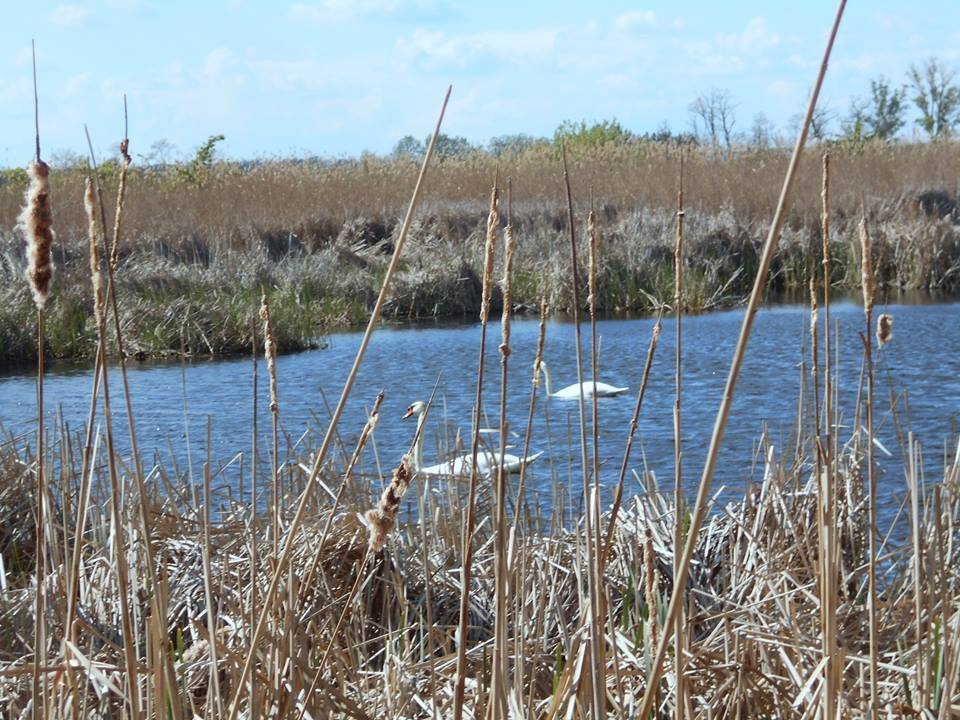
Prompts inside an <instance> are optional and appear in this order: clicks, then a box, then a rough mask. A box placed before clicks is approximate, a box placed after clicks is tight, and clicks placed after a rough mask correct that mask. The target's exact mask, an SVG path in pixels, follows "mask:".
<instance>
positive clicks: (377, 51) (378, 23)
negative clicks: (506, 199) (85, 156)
mask: <svg viewBox="0 0 960 720" xmlns="http://www.w3.org/2000/svg"><path fill="white" fill-rule="evenodd" d="M835 9H836V3H835V2H834V1H833V0H808V1H807V2H803V3H800V2H782V3H780V2H769V1H764V2H761V1H759V0H726V1H722V2H721V1H713V2H659V1H658V2H616V1H614V0H594V2H589V3H584V2H579V3H557V2H540V1H538V0H535V1H531V2H510V3H508V2H503V1H502V0H487V1H486V2H483V3H479V2H472V3H471V2H444V1H442V0H354V1H352V2H351V1H350V0H302V1H301V2H269V3H268V2H253V1H252V0H219V1H207V2H202V1H198V2H184V1H179V0H75V1H74V2H70V3H56V2H29V3H28V2H10V3H7V7H5V8H4V13H3V15H4V22H3V25H2V27H0V107H2V108H3V111H2V113H0V166H13V165H23V164H25V163H26V162H27V161H28V160H29V158H30V156H31V151H32V147H33V139H32V138H33V108H32V89H31V79H30V40H31V38H34V39H36V42H37V48H38V73H39V83H40V105H41V106H40V111H41V135H42V142H43V147H44V154H45V155H46V156H50V155H51V154H52V153H53V154H55V153H57V152H63V151H73V152H81V151H83V148H84V136H83V125H84V123H86V124H87V125H88V126H89V127H90V131H91V134H92V135H93V137H94V141H95V145H96V147H97V149H98V150H99V151H100V152H101V153H103V152H105V151H106V150H107V149H108V148H109V147H110V146H111V145H113V144H115V143H116V142H117V140H119V138H120V137H121V135H122V113H121V97H122V94H123V93H124V92H126V94H127V97H128V104H129V114H130V137H131V149H132V153H133V155H134V158H136V157H137V155H138V153H146V152H148V149H149V148H150V146H151V145H152V144H153V143H155V142H156V141H158V140H161V139H163V140H166V141H167V142H168V143H170V144H171V145H172V146H174V148H175V155H178V156H185V155H190V154H192V152H193V151H194V150H195V149H196V147H197V146H198V145H199V144H200V143H201V142H203V140H204V139H205V138H206V137H208V136H209V135H213V134H216V133H223V134H225V135H226V141H225V142H224V143H223V144H222V146H221V149H222V151H223V153H224V154H225V155H227V156H229V157H236V158H252V157H271V156H289V155H304V154H320V155H333V156H342V155H355V154H358V153H360V152H362V151H363V150H372V151H374V152H387V151H389V150H390V149H391V148H392V147H393V145H394V144H395V143H396V141H397V140H398V139H399V138H400V137H402V136H404V135H407V134H412V135H414V136H416V137H424V136H425V135H427V134H428V132H429V131H430V130H431V129H432V125H433V122H434V119H435V117H436V113H437V111H438V109H439V104H440V101H441V99H442V97H443V93H444V91H445V89H446V86H447V84H450V83H452V84H453V86H454V89H453V96H452V100H451V106H450V110H449V112H448V116H447V120H446V123H445V126H444V129H445V131H446V132H447V133H448V134H451V135H462V136H465V137H466V138H468V139H469V140H470V141H472V142H475V143H483V142H486V141H487V140H488V139H489V138H490V137H493V136H497V135H503V134H512V133H527V134H531V135H550V134H552V132H553V130H554V129H555V128H556V126H557V125H558V124H559V123H560V122H562V121H563V120H567V119H570V120H580V119H585V120H588V121H591V120H600V119H609V118H616V119H617V120H619V121H620V122H621V124H623V125H624V126H625V127H627V128H629V129H631V130H634V131H637V132H644V131H650V130H655V129H657V128H658V127H659V126H661V125H662V124H664V123H666V124H667V125H669V126H670V127H671V128H672V129H674V130H686V129H689V113H688V105H689V104H690V102H691V101H692V100H693V99H694V98H696V97H697V96H698V95H700V94H703V93H706V92H708V91H709V90H710V89H711V88H719V89H724V90H727V91H729V93H730V96H731V98H732V100H733V101H734V102H735V103H736V104H737V108H736V115H737V126H736V130H739V131H745V132H746V131H748V130H749V129H750V126H751V124H752V120H753V117H754V115H755V114H756V113H758V112H763V113H765V114H766V116H767V117H768V118H769V120H770V121H772V122H773V123H774V124H775V125H776V126H777V127H778V128H779V129H781V130H785V129H786V128H788V127H789V124H790V118H791V116H793V115H795V114H796V113H798V112H800V111H801V110H802V109H803V105H804V101H805V97H806V93H807V89H808V88H809V86H810V84H811V83H812V80H813V77H814V74H815V72H816V64H817V62H818V60H819V57H820V54H821V52H822V49H823V45H824V40H825V37H826V33H827V30H828V28H829V25H830V22H831V20H832V17H833V14H834V11H835ZM933 55H935V56H937V57H939V58H940V59H942V60H944V61H946V62H947V63H948V64H949V65H950V66H952V67H956V68H958V69H960V2H957V0H942V1H938V2H935V1H933V0H930V1H926V2H924V1H923V0H919V1H918V2H912V3H905V2H903V1H902V0H851V2H850V3H849V5H848V7H847V12H846V15H845V18H844V22H843V25H842V26H841V29H840V36H839V39H838V44H837V47H836V49H835V53H834V60H833V62H832V63H831V68H830V72H829V74H828V79H827V83H826V86H825V88H824V93H823V101H825V102H826V104H827V106H829V107H830V108H832V109H833V110H834V111H835V112H836V113H838V114H840V115H842V114H844V113H846V111H847V110H848V108H849V101H850V97H851V96H852V95H865V94H866V93H867V92H868V89H869V81H870V79H871V78H873V77H877V76H879V75H886V76H887V77H888V78H890V79H892V80H894V81H895V82H897V83H899V82H902V81H903V80H904V77H905V73H906V70H907V68H908V67H909V66H910V64H911V63H921V62H923V61H924V60H925V59H926V58H928V57H930V56H933Z"/></svg>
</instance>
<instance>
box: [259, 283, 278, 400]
mask: <svg viewBox="0 0 960 720" xmlns="http://www.w3.org/2000/svg"><path fill="white" fill-rule="evenodd" d="M260 319H261V320H263V354H264V356H265V357H266V358H267V373H268V374H269V375H270V412H272V413H274V414H276V413H278V412H280V403H279V401H278V399H277V344H276V342H274V339H273V324H272V323H271V322H270V304H269V303H268V302H267V294H266V293H263V294H262V295H261V296H260Z"/></svg>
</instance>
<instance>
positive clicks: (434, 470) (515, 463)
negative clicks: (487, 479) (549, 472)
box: [403, 400, 543, 477]
mask: <svg viewBox="0 0 960 720" xmlns="http://www.w3.org/2000/svg"><path fill="white" fill-rule="evenodd" d="M426 409H427V406H426V403H424V402H422V401H420V400H417V401H416V402H415V403H413V404H412V405H411V406H410V407H408V408H407V412H406V414H404V416H403V417H404V418H408V417H411V416H413V415H416V416H417V444H416V447H415V448H414V456H413V462H414V469H415V470H416V472H418V473H420V474H422V475H441V476H444V477H451V476H456V477H463V476H466V475H469V474H470V466H471V464H472V463H471V460H472V458H471V456H470V455H459V456H457V457H455V458H450V459H449V460H445V461H444V462H442V463H438V464H437V465H424V464H423V424H424V422H426V418H427V416H426V415H425V411H426ZM541 455H543V451H540V452H538V453H534V454H533V455H528V456H527V457H523V458H521V457H519V456H517V455H512V454H510V453H504V454H503V469H504V470H505V471H507V472H509V473H515V472H520V469H521V468H523V467H524V466H525V465H529V464H530V463H532V462H533V461H534V460H536V459H537V458H538V457H540V456H541ZM499 467H500V453H499V452H490V451H488V450H484V449H482V448H481V449H479V450H478V451H477V472H478V473H479V474H480V475H485V476H490V475H492V474H493V473H494V472H496V470H497V468H499Z"/></svg>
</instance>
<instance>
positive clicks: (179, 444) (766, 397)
mask: <svg viewBox="0 0 960 720" xmlns="http://www.w3.org/2000/svg"><path fill="white" fill-rule="evenodd" d="M958 311H960V305H957V304H937V305H890V306H878V307H877V309H876V312H877V313H880V312H889V313H891V314H892V315H893V316H894V319H895V322H894V340H893V342H892V343H891V344H889V345H888V346H887V347H885V348H884V350H883V351H882V353H881V354H880V361H879V363H878V368H877V376H878V381H877V397H878V405H877V407H878V411H877V414H876V419H875V427H876V435H877V438H878V440H879V442H880V443H881V444H882V445H883V446H884V447H885V448H887V449H888V450H889V451H890V452H891V453H892V455H893V457H889V458H888V457H886V456H883V454H882V453H879V455H880V456H881V458H880V463H881V469H882V472H883V475H882V478H881V488H882V491H881V493H880V496H881V508H880V510H881V515H882V516H884V517H887V518H890V517H892V515H893V513H895V511H896V509H897V507H898V506H899V499H900V498H902V496H903V494H904V488H905V485H904V479H903V463H902V462H901V460H900V457H899V453H900V451H899V443H898V439H897V433H896V429H895V426H894V423H893V416H892V414H891V412H890V403H889V401H888V396H889V393H891V392H892V393H893V394H894V395H895V396H896V397H897V398H898V399H899V401H900V402H901V404H902V403H904V402H905V403H906V405H907V407H908V411H909V412H908V417H907V416H905V417H903V418H902V420H903V422H904V423H908V422H909V428H910V429H912V430H913V432H914V434H915V436H916V437H917V438H918V439H919V440H920V441H921V442H922V443H923V447H924V466H925V469H926V473H927V480H928V481H929V482H932V481H935V480H937V479H938V478H939V477H942V470H943V463H944V456H945V455H947V454H949V455H950V456H951V457H952V455H953V453H954V452H955V451H956V447H957V416H958V413H960V360H958V358H960V323H958V317H960V312H958ZM821 317H822V316H821ZM832 318H833V320H835V321H837V322H839V326H840V395H841V406H842V408H843V412H844V418H845V420H846V424H847V426H848V429H847V430H846V431H845V433H846V434H845V435H844V436H843V437H846V436H847V435H848V433H849V425H850V424H851V423H852V422H853V408H854V399H855V392H856V386H857V382H858V377H859V372H860V363H861V357H862V343H861V340H860V338H859V336H858V333H859V331H861V330H862V329H863V322H864V321H863V311H862V308H860V307H859V306H856V305H854V304H852V303H849V302H844V303H839V304H836V305H834V306H833V307H832ZM742 319H743V311H742V310H733V311H727V312H715V313H711V314H707V315H702V316H698V317H689V318H685V320H684V336H683V339H684V352H685V359H684V377H683V382H684V396H683V431H684V449H685V455H684V461H683V470H684V477H685V484H686V486H687V489H688V495H689V496H691V497H692V494H693V492H694V490H693V489H694V488H695V487H696V485H697V484H698V482H699V476H700V473H701V471H702V465H703V461H704V458H705V456H706V448H707V444H708V442H709V437H710V434H711V431H712V428H713V423H714V420H715V417H716V413H717V409H718V406H719V402H720V398H721V395H722V391H723V387H724V384H725V381H726V376H727V372H728V368H729V364H730V360H731V357H732V355H733V348H734V345H735V342H736V338H737V336H738V333H739V329H740V325H741V322H742ZM653 325H654V320H653V319H652V318H642V319H633V320H604V321H600V322H599V323H598V328H597V330H598V334H599V336H600V338H601V345H600V364H601V371H600V375H599V377H600V379H601V380H603V381H605V382H608V383H611V384H614V385H621V386H622V385H626V386H629V391H628V392H627V393H626V394H624V395H621V396H618V397H613V398H601V399H600V400H599V418H600V422H599V428H600V432H599V435H600V447H601V457H602V458H603V460H604V465H603V466H602V469H601V476H602V477H601V479H602V482H603V484H604V485H605V487H606V488H607V489H608V490H609V488H610V487H611V486H612V485H613V484H614V483H615V482H616V478H617V474H618V471H619V467H620V464H621V459H622V457H623V447H624V442H625V439H626V434H627V431H628V429H629V420H630V417H631V415H632V412H633V408H634V404H635V401H636V392H637V390H638V389H639V387H640V380H641V376H642V372H643V365H644V360H645V357H646V351H647V345H648V343H649V339H650V334H651V330H652V328H653ZM808 326H809V314H808V312H807V311H806V310H805V309H804V308H802V307H800V306H789V305H788V306H773V307H769V308H766V309H763V310H761V311H760V312H759V313H758V315H757V318H756V322H755V325H754V332H753V336H752V339H751V342H750V346H749V349H748V354H747V359H746V361H745V362H744V365H743V368H742V373H741V378H740V382H739V385H738V388H737V394H736V399H735V402H734V403H733V407H732V411H731V414H730V420H729V424H728V428H727V431H726V435H725V438H724V443H723V449H722V452H721V454H720V458H719V462H718V464H717V468H716V474H715V481H714V487H715V488H719V487H720V486H721V485H722V486H724V487H726V488H728V491H729V495H728V496H729V497H735V496H736V494H737V493H739V492H740V491H741V490H742V488H743V486H744V484H745V483H746V482H749V481H751V480H759V479H760V478H761V477H762V472H763V468H762V463H761V462H758V460H757V458H758V455H757V446H758V440H759V438H760V437H761V433H763V432H764V431H765V430H766V432H767V434H768V436H769V438H770V440H771V442H772V444H773V445H774V447H775V448H776V452H777V453H783V455H784V456H785V457H790V456H791V452H792V447H793V445H792V442H793V437H792V436H793V432H794V430H795V428H796V422H797V414H798V398H799V396H800V386H801V385H800V384H801V381H802V378H801V374H802V368H801V364H802V363H806V364H807V365H806V366H807V367H808V366H809V357H810V349H809V336H808V334H807V328H808ZM537 330H538V327H537V321H536V320H533V319H522V320H516V321H514V323H513V333H512V338H511V345H512V348H513V353H512V355H511V356H510V358H509V376H508V379H509V396H508V403H507V410H508V419H509V422H510V427H511V429H512V430H514V431H516V432H518V433H520V434H521V435H522V433H523V431H524V428H525V425H526V418H527V408H528V403H529V393H530V376H531V368H532V363H533V358H534V353H535V349H536V348H535V346H536V338H537ZM583 337H584V361H585V363H586V365H585V368H586V370H585V377H589V369H588V368H589V364H588V363H589V352H588V346H587V344H586V342H587V340H588V338H589V325H588V324H586V323H585V324H584V325H583ZM479 338H480V327H479V325H476V324H471V325H457V326H437V325H431V326H424V325H420V326H413V327H384V328H381V329H379V330H377V332H376V333H375V334H374V336H373V339H372V342H371V344H370V347H369V348H368V351H367V355H366V358H365V360H364V363H363V365H362V367H361V370H360V373H359V376H358V378H357V381H356V384H355V386H354V390H353V393H352V395H351V398H350V401H349V403H348V405H347V408H346V411H345V413H344V416H343V418H342V421H341V423H340V433H341V437H342V440H343V443H344V445H345V446H346V448H347V451H348V452H349V450H350V449H352V447H353V443H354V441H355V440H356V438H357V436H358V435H359V432H360V430H361V428H362V427H363V424H364V421H365V418H366V414H365V411H366V409H367V408H369V407H370V406H371V405H372V403H373V401H374V398H375V396H376V394H377V392H378V391H379V390H380V389H381V388H383V389H384V390H385V391H386V396H385V400H384V403H383V407H382V411H381V421H380V424H379V426H378V428H377V431H376V435H375V442H376V451H377V458H376V459H377V460H378V461H379V464H380V467H381V468H382V469H383V471H384V472H385V473H389V471H390V468H391V467H393V466H394V465H396V463H397V461H398V460H399V458H400V456H401V454H402V453H403V452H405V451H406V449H407V448H408V446H409V443H410V441H411V439H412V437H413V432H414V429H415V424H414V422H413V421H403V420H402V419H401V416H402V415H403V412H404V410H405V409H406V407H407V406H408V405H409V404H410V403H411V402H412V401H414V400H425V399H427V397H428V396H429V395H430V393H431V391H432V390H433V388H434V385H435V384H436V385H437V399H436V401H435V407H434V409H433V410H432V411H431V415H430V418H429V421H428V428H427V436H426V442H425V449H424V454H425V462H426V463H434V462H439V461H440V458H439V457H438V456H437V449H436V441H435V438H436V437H437V435H438V432H437V431H438V430H440V429H442V430H443V431H444V432H445V435H446V437H447V438H448V439H450V440H452V439H453V438H454V437H455V436H456V432H457V430H458V429H459V430H460V432H461V433H462V435H463V436H464V437H468V436H469V428H470V420H471V411H472V405H473V400H474V394H475V385H474V382H475V377H476V369H477V367H476V366H477V359H478V358H477V355H478V348H479ZM499 340H500V327H499V325H498V324H492V325H491V327H490V329H489V336H488V357H487V364H486V370H485V371H486V388H485V392H484V411H485V416H486V420H485V424H488V425H496V424H497V420H498V413H499V386H500V361H499V354H498V353H497V349H496V348H497V344H498V343H499ZM329 341H330V342H329V347H327V348H326V349H323V350H317V351H310V352H304V353H299V354H295V355H288V356H284V357H281V358H279V359H278V361H277V373H278V378H279V397H280V406H281V426H282V429H283V432H284V438H285V439H284V440H283V441H282V446H281V456H282V457H285V456H286V453H287V452H289V448H291V447H294V448H295V447H297V444H298V442H303V436H304V434H307V435H310V436H312V440H313V441H314V443H315V444H316V441H317V440H318V439H319V438H320V437H322V434H323V430H324V426H325V422H326V419H327V417H328V407H332V406H333V405H334V404H335V403H336V400H337V398H338V397H339V394H340V391H341V389H342V387H343V382H344V380H345V379H346V376H347V373H348V371H349V368H350V366H351V364H352V361H353V358H354V356H355V353H356V350H357V347H358V346H359V342H360V334H359V333H340V334H335V335H332V336H331V337H330V338H329ZM674 343H675V325H674V320H673V319H672V318H666V319H665V320H664V325H663V333H662V335H661V338H660V343H659V346H658V348H657V353H656V356H655V360H654V364H653V368H652V372H651V374H650V381H649V385H648V388H647V393H646V397H645V401H644V406H643V412H642V415H641V421H640V427H639V431H638V435H637V443H636V445H635V446H634V452H633V454H632V458H631V462H630V468H631V470H636V471H638V472H639V471H641V470H642V469H643V468H644V467H646V468H647V469H649V470H650V471H652V472H654V473H655V474H656V476H657V477H658V479H659V481H660V483H661V485H662V486H663V487H664V488H672V483H673V420H672V411H673V388H674V373H673V364H674V351H675V344H674ZM821 352H822V348H821ZM545 358H546V359H547V360H548V362H549V365H550V369H551V374H552V375H553V380H554V384H555V387H554V388H553V389H554V390H557V389H559V388H561V387H563V386H564V385H566V384H568V383H571V382H574V381H575V378H576V361H575V353H574V326H573V325H572V324H570V323H569V322H563V321H553V322H550V323H549V324H548V327H547V342H546V353H545ZM259 369H260V378H259V392H258V395H259V408H260V414H259V423H260V431H261V432H260V435H261V441H262V443H263V444H262V445H261V448H262V450H261V452H262V457H264V458H265V457H266V449H267V448H268V447H269V437H270V435H269V432H270V416H269V410H268V406H269V390H268V381H267V376H266V367H265V363H263V362H262V360H261V362H260V364H259ZM111 377H112V380H111V387H112V388H113V397H114V398H116V400H115V402H114V423H115V427H116V432H115V434H116V436H117V445H118V449H119V450H120V451H121V452H127V451H128V440H127V437H126V435H127V431H126V417H125V414H124V413H123V412H122V402H121V401H120V399H121V395H120V390H119V373H118V372H114V373H113V374H112V376H111ZM129 377H130V384H131V391H132V394H133V398H134V400H133V404H134V409H135V412H136V417H137V429H138V437H139V439H140V444H141V450H142V451H143V453H144V456H145V458H146V459H147V461H148V462H160V463H163V464H164V465H166V466H167V467H170V465H171V455H173V456H175V457H176V459H177V462H178V464H179V465H180V469H181V471H182V472H187V471H188V468H190V469H192V472H193V477H194V478H199V477H200V471H199V468H200V466H201V463H202V462H203V461H204V459H205V458H206V455H207V452H208V450H209V453H210V455H211V457H212V458H213V459H214V468H215V469H218V475H217V482H218V483H219V484H221V485H222V484H233V485H234V486H235V488H236V486H237V485H239V484H240V477H241V475H240V467H241V463H240V462H238V454H239V453H245V454H248V453H249V449H250V444H251V438H250V434H251V433H250V426H251V423H250V417H251V407H252V373H251V364H250V360H249V358H245V359H228V360H217V361H198V362H194V363H190V364H189V365H187V367H186V369H185V371H184V370H183V369H182V367H181V365H179V364H137V363H131V364H130V366H129ZM90 378H91V370H90V368H89V367H73V366H57V365H54V366H53V367H52V368H51V371H50V373H49V375H48V376H47V379H46V403H47V408H48V409H49V413H50V416H49V420H50V422H53V421H56V420H58V419H60V418H62V420H63V422H64V423H65V424H66V425H67V426H68V427H69V428H70V429H71V430H79V429H81V428H82V427H83V423H84V422H85V419H86V415H87V408H88V404H89V393H90V384H91V383H90ZM34 383H35V380H34V376H33V374H32V373H29V372H23V371H18V372H13V373H9V374H6V375H4V376H0V426H2V427H3V428H4V429H5V430H6V431H7V432H9V433H11V434H12V435H14V436H16V437H19V440H18V442H19V443H20V444H21V445H22V444H24V443H26V442H27V441H28V439H30V440H31V441H32V438H31V436H30V433H31V432H32V430H33V429H34V427H35V420H34V413H35V411H36V405H35V384H34ZM324 398H326V401H327V402H328V403H329V406H328V405H326V404H325V400H324ZM542 400H543V395H542V394H541V396H540V399H539V400H538V412H537V414H536V415H535V426H534V431H533V436H532V438H533V440H532V447H531V449H532V451H534V452H536V451H539V450H545V451H546V453H545V455H544V457H542V458H540V460H538V461H537V462H536V463H535V464H534V465H532V466H531V470H532V472H531V478H530V482H531V483H532V484H533V487H535V488H537V489H539V490H540V491H542V495H543V496H545V497H550V488H551V487H553V485H554V483H560V484H561V485H565V486H569V487H570V488H571V495H572V497H574V498H575V499H576V498H577V496H578V491H577V488H579V486H580V481H579V480H578V479H577V478H578V477H579V476H578V475H577V472H578V469H579V463H580V450H579V447H580V446H579V440H578V439H577V437H576V434H575V433H576V428H577V423H578V410H577V403H576V402H570V401H563V400H558V399H551V400H550V401H549V403H548V405H547V414H546V415H545V414H544V404H543V401H542ZM588 412H589V410H588ZM185 417H186V418H187V420H186V422H185ZM208 418H209V419H210V427H211V442H210V445H209V447H208V445H207V422H208ZM548 421H549V430H548V425H547V422H548ZM188 435H189V448H190V454H189V457H188V455H187V453H186V448H187V447H188V445H187V436H188ZM491 439H493V438H492V436H491ZM514 442H516V443H517V444H518V445H519V444H520V443H521V441H520V440H518V439H515V440H514ZM512 452H514V453H519V449H515V450H513V451H512ZM188 460H189V463H188ZM247 464H249V461H247ZM365 467H366V470H367V471H368V472H369V471H371V470H375V468H376V462H374V460H373V459H372V458H368V460H367V462H366V464H365ZM627 479H628V488H629V489H630V490H632V491H635V490H636V489H637V483H636V480H635V478H634V476H633V473H632V472H631V473H630V474H629V475H628V478H627ZM370 482H371V493H375V492H377V491H378V489H379V488H380V486H381V485H380V481H379V479H377V478H376V477H373V478H371V481H370ZM235 494H241V493H240V492H237V491H236V490H235Z"/></svg>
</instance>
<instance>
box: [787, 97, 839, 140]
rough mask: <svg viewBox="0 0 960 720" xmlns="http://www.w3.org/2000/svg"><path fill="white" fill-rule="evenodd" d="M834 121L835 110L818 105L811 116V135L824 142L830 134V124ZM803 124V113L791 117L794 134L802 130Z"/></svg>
mask: <svg viewBox="0 0 960 720" xmlns="http://www.w3.org/2000/svg"><path fill="white" fill-rule="evenodd" d="M832 122H833V110H831V109H830V108H828V107H822V106H820V105H817V107H815V108H814V109H813V115H812V116H811V118H810V137H812V138H813V139H814V140H816V141H817V142H823V141H824V140H826V139H827V137H829V135H830V124H831V123H832ZM802 125H803V113H797V114H795V115H793V116H791V118H790V131H791V133H792V134H793V135H797V134H799V132H800V127H801V126H802Z"/></svg>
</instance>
